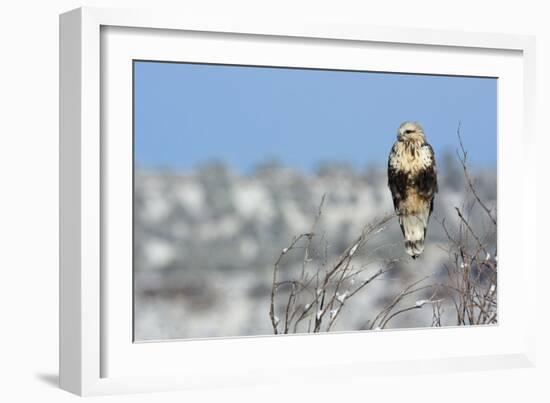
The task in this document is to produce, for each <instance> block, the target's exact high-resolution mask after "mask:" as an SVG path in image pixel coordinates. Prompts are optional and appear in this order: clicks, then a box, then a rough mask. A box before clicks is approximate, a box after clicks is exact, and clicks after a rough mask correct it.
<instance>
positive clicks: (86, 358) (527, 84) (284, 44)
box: [60, 8, 536, 395]
mask: <svg viewBox="0 0 550 403" xmlns="http://www.w3.org/2000/svg"><path fill="white" fill-rule="evenodd" d="M182 43H183V44H184V45H185V46H180V45H181V44H182ZM534 49H535V44H534V39H533V38H532V37H528V36H519V35H502V34H486V33H484V34H481V33H467V32H456V31H443V30H437V31H429V30H418V29H408V28H381V27H368V26H350V25H343V24H332V23H327V22H320V21H313V20H312V21H292V20H289V21H284V22H282V21H279V22H273V21H269V20H264V21H260V20H254V21H249V20H247V19H246V18H245V17H243V18H242V19H239V20H235V19H233V20H231V21H216V20H212V19H204V18H198V17H195V16H193V15H172V14H170V13H161V12H152V11H148V10H117V9H104V8H80V9H77V10H73V11H69V12H67V13H65V14H62V15H61V17H60V385H61V387H62V388H63V389H66V390H68V391H71V392H73V393H76V394H79V395H97V394H114V393H135V392H140V391H160V390H171V389H188V388H209V387H217V386H245V385H257V384H262V383H274V382H277V383H281V382H288V383H293V382H297V381H299V382H303V381H307V380H308V379H310V380H323V379H327V380H328V379H329V376H330V379H334V377H337V378H339V379H351V378H356V377H358V376H369V375H370V374H374V373H376V374H381V373H387V374H398V373H399V374H412V373H418V372H419V371H420V372H436V371H454V370H477V369H491V368H503V367H509V368H512V367H516V368H517V367H527V366H532V365H534V349H535V346H534V339H535V334H534V328H535V327H534V312H535V308H534V307H535V284H534V282H533V281H528V280H529V279H530V278H531V279H532V278H535V277H536V273H535V268H536V265H535V262H534V259H535V258H534V256H535V254H534V253H527V250H528V249H527V248H528V247H530V248H531V250H532V248H533V247H534V245H536V242H534V240H533V237H535V236H536V228H535V227H536V217H535V209H534V208H533V206H534V203H535V194H534V190H533V189H536V183H535V180H536V179H535V176H534V175H527V174H526V169H524V167H523V166H526V164H521V162H522V161H524V162H527V161H529V160H530V159H531V158H533V156H534V155H535V154H534V153H535V148H536V144H535V135H534V131H533V130H534V114H533V108H534V89H535V77H534ZM267 50H269V51H267ZM304 50H307V51H304ZM327 51H328V52H330V55H331V56H334V55H338V56H339V57H331V58H330V60H328V59H327V58H326V57H325V56H323V55H326V54H327ZM369 52H370V53H369ZM404 54H407V55H409V56H410V55H416V56H421V57H413V58H411V57H408V58H407V59H406V61H404V59H405V58H403V57H400V56H402V55H404ZM365 55H369V56H370V57H369V58H367V57H366V56H365ZM167 58H168V59H169V60H172V59H174V60H181V59H182V58H184V60H185V61H208V62H224V63H229V64H260V65H261V64H265V65H274V64H275V65H277V64H280V65H285V66H288V65H294V66H298V67H300V66H302V67H305V66H309V67H312V66H313V67H331V68H350V67H351V68H354V69H367V68H368V69H369V70H375V71H400V72H414V73H426V74H457V75H473V76H476V75H478V76H496V77H499V79H500V80H501V83H502V84H501V85H499V93H498V97H499V98H498V103H499V120H498V123H499V153H498V157H499V161H508V160H511V157H512V152H514V153H515V154H514V163H513V164H503V163H499V167H498V170H499V171H498V172H499V183H498V186H499V199H498V200H499V223H501V222H502V226H501V228H500V231H499V251H501V253H500V255H499V267H501V269H499V288H500V292H499V310H500V313H499V316H500V319H499V325H498V326H491V327H480V328H444V329H424V330H423V329H412V330H406V331H383V332H356V333H345V334H326V335H315V336H269V337H242V338H230V339H215V340H186V341H174V342H158V343H134V342H133V340H132V336H131V333H132V329H131V325H132V313H131V295H130V294H129V293H128V290H130V292H131V279H130V282H128V281H129V280H128V279H129V277H128V268H130V270H131V261H128V253H127V251H128V248H129V247H130V248H131V237H130V238H128V231H130V232H131V221H128V215H125V214H124V210H130V208H129V207H130V206H131V204H130V205H128V201H129V202H130V203H131V199H128V188H129V187H130V188H131V181H130V182H128V178H129V176H128V175H131V165H129V163H128V158H129V157H131V156H130V155H129V154H128V144H130V143H131V137H130V143H128V140H129V139H128V137H127V136H124V135H123V133H125V132H127V130H128V125H129V124H130V123H129V121H128V118H129V115H128V114H129V113H131V108H129V107H130V106H131V96H130V97H129V98H128V95H131V91H132V88H131V85H129V84H131V74H130V75H128V74H129V72H128V70H127V66H128V61H131V60H133V59H148V60H150V59H153V60H157V59H158V60H166V59H167ZM129 102H130V103H129ZM112 108H114V109H112ZM113 110H116V112H117V113H116V114H113V113H111V112H112V111H113ZM130 125H131V124H130ZM115 129H116V133H117V135H113V134H112V133H114V132H115ZM119 133H122V134H119ZM520 134H521V135H520ZM518 156H519V158H518ZM112 158H116V161H117V163H116V164H114V163H112V161H113V160H112ZM512 166H513V169H512ZM128 169H130V171H128ZM502 178H506V181H504V180H503V179H502ZM511 183H514V184H515V186H516V189H517V186H520V188H521V189H522V190H524V191H520V192H518V191H516V192H514V191H513V189H512V188H511V187H510V186H509V185H510V184H511ZM519 184H521V185H519ZM517 206H521V208H520V209H517ZM512 208H515V215H514V214H511V213H510V212H511V211H512ZM113 211H114V212H115V213H117V212H121V214H112V213H109V214H107V212H113ZM114 216H116V217H117V218H113V217H114ZM503 227H504V228H506V231H503V230H502V228H503ZM518 239H519V240H520V241H518ZM114 240H116V245H117V248H116V249H113V248H112V247H110V245H112V242H114ZM510 245H514V246H515V247H514V248H510V247H508V246H510ZM113 262H116V264H117V267H122V269H120V270H117V271H115V270H109V268H110V267H113V265H112V264H113ZM507 268H514V269H515V270H514V271H511V270H507ZM512 290H513V291H514V293H513V294H512V293H511V291H512ZM509 291H510V292H509ZM520 314H521V315H522V316H521V320H516V319H518V315H520ZM373 346H374V347H373ZM390 346H392V348H391V349H390ZM410 346H414V348H410ZM445 346H453V347H452V348H450V347H445ZM333 347H338V348H339V351H340V354H338V355H334V356H330V355H329V356H328V357H327V355H323V356H320V355H319V354H318V353H317V352H318V351H320V350H326V349H329V350H330V349H331V348H333ZM297 352H300V354H296V353H297ZM316 368H317V369H320V370H318V371H317V370H315V369H316ZM312 369H313V370H312ZM329 374H330V375H329Z"/></svg>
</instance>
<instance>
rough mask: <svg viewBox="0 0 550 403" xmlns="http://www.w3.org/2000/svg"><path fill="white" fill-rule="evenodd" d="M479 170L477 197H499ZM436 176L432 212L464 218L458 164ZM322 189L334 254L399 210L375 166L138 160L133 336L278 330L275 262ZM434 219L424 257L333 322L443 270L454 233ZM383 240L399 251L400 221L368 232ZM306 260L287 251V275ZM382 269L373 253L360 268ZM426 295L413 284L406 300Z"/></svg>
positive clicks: (478, 219) (344, 324)
mask: <svg viewBox="0 0 550 403" xmlns="http://www.w3.org/2000/svg"><path fill="white" fill-rule="evenodd" d="M473 174H474V176H475V178H476V182H477V188H478V191H479V194H480V196H481V197H482V198H483V199H484V200H486V201H487V202H488V204H489V205H491V206H494V205H495V203H496V172H495V171H494V170H487V169H485V170H474V171H473ZM439 182H440V192H439V194H438V195H437V197H436V203H435V209H434V217H435V218H437V219H438V220H439V221H440V220H441V219H443V218H445V220H446V223H447V224H448V225H449V227H451V228H452V227H453V225H454V224H455V223H456V221H457V215H456V212H455V211H454V207H455V206H461V204H462V202H463V199H464V183H463V179H462V173H461V172H460V169H459V167H457V166H456V165H454V164H452V163H447V164H445V163H444V164H443V166H442V167H440V173H439ZM323 194H326V195H327V196H326V202H325V205H324V208H323V215H322V219H321V221H320V222H319V226H318V229H317V230H318V232H319V233H323V234H324V235H325V236H326V239H327V240H328V243H329V248H328V259H329V260H330V259H334V258H335V257H336V256H337V255H338V254H339V253H341V252H342V251H343V250H344V249H345V248H346V247H347V246H349V245H350V243H351V242H352V241H353V239H355V238H356V237H357V236H358V235H359V233H360V232H361V230H362V228H363V226H364V225H365V224H367V223H369V222H372V221H373V220H375V219H376V218H379V217H381V216H383V215H384V214H385V213H389V212H390V211H391V210H392V201H391V197H390V192H389V190H388V188H387V186H386V175H385V171H384V169H383V168H380V167H378V168H377V167H371V168H369V169H367V170H366V171H364V172H357V171H354V170H353V169H351V168H349V167H345V166H341V165H337V164H334V165H325V166H324V167H322V168H320V169H319V170H318V172H316V173H315V174H304V173H301V172H297V171H293V170H291V169H289V168H285V167H282V166H279V165H277V164H266V165H265V166H263V167H261V168H258V169H257V170H256V171H255V172H254V173H253V174H250V175H238V174H236V173H234V172H232V171H231V169H229V168H228V167H226V166H223V165H221V164H215V163H213V164H209V165H206V166H204V167H202V168H200V169H197V170H195V171H192V172H166V171H146V170H137V172H136V188H135V217H136V226H135V241H136V247H135V320H136V321H135V335H136V339H137V340H151V339H169V338H191V337H192V338H195V337H228V336H243V335H259V334H271V324H270V321H269V316H268V312H269V294H270V291H271V274H272V270H273V263H274V262H275V260H276V259H277V257H278V256H279V254H280V252H281V250H282V249H283V248H284V247H286V246H287V245H288V243H289V242H290V240H291V239H292V237H293V236H294V235H297V234H299V233H303V232H307V231H309V229H310V227H311V224H312V222H313V219H314V217H315V214H316V211H317V208H318V205H319V202H320V200H321V198H322V195H323ZM472 214H473V219H472V223H473V225H475V226H476V227H477V228H478V229H480V230H482V229H483V228H484V226H485V225H487V223H486V222H485V216H484V215H482V214H480V213H479V212H477V211H476V210H475V209H474V210H473V211H472ZM438 220H435V219H432V220H431V222H430V227H429V229H428V239H427V243H426V250H425V252H424V254H423V255H422V258H421V259H418V260H416V261H412V260H411V259H405V260H404V261H403V262H401V263H400V264H399V267H398V268H397V269H396V270H395V271H392V272H391V274H389V273H388V274H387V275H385V276H383V277H381V278H380V279H377V280H376V281H374V282H373V283H372V284H370V285H369V286H368V287H366V288H365V289H364V290H363V291H362V292H361V293H359V294H357V295H356V296H355V297H354V298H353V301H351V300H350V303H349V304H348V303H347V304H346V306H345V308H344V309H345V311H343V312H341V314H340V316H339V317H338V321H337V323H336V326H335V327H334V330H359V329H363V328H364V327H365V325H366V323H367V321H368V320H369V319H372V317H373V315H374V314H375V313H377V312H378V311H379V310H380V309H381V308H382V307H383V306H384V304H385V303H387V301H388V298H391V297H392V296H393V295H395V293H398V292H399V291H400V290H401V289H402V288H403V287H404V286H405V285H407V284H408V283H410V282H411V281H414V280H415V279H419V278H421V277H422V276H423V275H426V274H429V273H435V274H434V278H435V279H438V278H439V279H443V278H444V277H445V275H446V274H445V270H444V268H443V264H444V263H445V262H446V260H447V254H446V252H445V251H444V250H443V249H442V248H444V247H446V246H447V243H448V241H447V238H446V236H445V234H444V232H443V229H442V228H441V225H440V224H438V222H437V221H438ZM491 242H493V243H494V242H495V240H492V241H491ZM377 245H390V246H389V249H390V252H391V253H392V254H393V255H395V254H398V255H400V256H403V253H404V252H403V245H402V235H401V232H400V230H399V228H398V225H397V223H396V221H395V220H393V221H391V222H390V223H389V224H388V226H387V228H386V229H385V230H384V231H383V232H381V233H380V234H379V235H377V236H376V239H375V240H373V244H372V247H376V246H377ZM384 250H385V252H382V251H384ZM382 251H380V252H378V253H379V254H381V253H388V248H384V249H382ZM299 265H300V257H299V256H296V259H295V260H292V259H291V260H290V262H289V266H288V267H287V268H286V269H285V270H287V275H291V273H292V272H293V270H294V271H295V270H298V267H299ZM378 268H379V266H377V265H376V263H373V264H372V265H370V266H369V268H368V271H367V272H366V273H365V275H367V276H368V275H369V274H373V273H374V272H376V270H378ZM283 274H284V273H283ZM428 297H429V295H425V294H422V293H418V294H417V295H414V296H411V301H410V303H412V304H414V301H415V300H421V299H422V298H428ZM449 316H451V315H449ZM431 319H432V308H431V307H430V306H429V305H426V306H425V307H422V309H415V310H412V311H411V312H410V313H407V314H403V315H400V316H399V317H398V318H396V319H395V320H394V321H392V323H391V325H390V326H389V327H423V326H429V325H430V324H431ZM452 319H453V318H451V317H449V318H447V319H446V320H448V322H446V323H447V324H452ZM444 324H445V321H444Z"/></svg>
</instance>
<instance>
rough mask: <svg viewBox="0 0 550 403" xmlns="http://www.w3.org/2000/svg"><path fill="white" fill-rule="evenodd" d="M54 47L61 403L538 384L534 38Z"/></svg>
mask: <svg viewBox="0 0 550 403" xmlns="http://www.w3.org/2000/svg"><path fill="white" fill-rule="evenodd" d="M60 44H61V54H60V83H61V84H60V86H61V87H60V97H61V100H60V110H61V118H60V126H61V129H60V139H61V140H60V155H61V157H60V158H61V159H60V186H61V191H60V203H61V218H60V233H61V239H60V242H61V258H60V260H61V263H60V351H61V353H60V354H61V356H60V382H61V385H62V387H63V388H65V389H67V390H69V391H72V392H74V393H77V394H83V395H84V394H86V395H88V394H109V393H123V392H137V391H154V390H165V389H182V388H208V387H216V386H226V385H241V386H242V385H249V384H250V385H252V384H261V383H269V382H274V381H277V382H295V379H296V375H298V374H299V375H300V379H302V380H304V379H312V380H319V379H324V378H327V379H329V377H330V378H331V379H332V378H333V377H334V376H336V377H341V379H346V377H347V376H349V374H354V376H358V375H359V376H368V375H369V374H370V373H374V371H375V372H376V373H378V374H379V373H384V372H385V373H396V371H397V372H399V373H405V374H407V373H416V372H418V371H419V370H422V371H440V370H454V369H480V368H502V367H519V366H529V365H532V360H533V349H534V346H533V337H534V335H533V331H532V328H531V323H532V322H531V319H532V318H531V317H530V315H534V313H533V312H534V310H533V309H532V307H533V306H534V292H533V290H534V285H533V284H532V282H530V281H528V279H529V278H530V277H532V276H533V272H534V270H535V269H534V267H535V265H534V264H533V259H534V256H533V254H532V253H529V252H528V250H529V245H530V244H531V242H530V239H532V236H534V235H533V234H535V231H534V226H535V217H534V209H532V208H531V206H532V205H533V204H534V195H533V193H532V192H533V190H532V189H534V188H535V186H534V184H533V183H532V182H533V181H534V179H533V177H532V176H529V175H527V174H526V173H527V168H526V167H527V166H528V165H527V164H525V162H526V161H528V160H529V159H530V158H532V155H533V150H534V135H533V133H532V132H531V127H532V120H533V116H532V111H531V110H532V108H531V103H532V101H533V100H532V97H533V88H534V74H533V68H534V65H533V57H534V55H533V52H534V44H533V39H532V38H530V37H524V36H510V35H499V34H475V33H464V32H450V31H449V32H447V31H437V32H431V31H423V30H413V29H405V28H396V29H384V28H372V27H363V26H345V25H338V24H327V23H323V24H321V23H318V22H315V21H311V22H308V23H306V24H304V23H303V22H301V23H296V24H294V23H291V22H285V23H281V24H275V23H274V22H269V21H246V20H244V19H243V20H242V21H232V22H231V23H229V22H227V21H213V20H201V19H195V18H192V17H191V16H188V17H183V18H182V17H181V16H177V17H176V16H173V15H169V14H157V13H152V12H144V11H136V10H131V11H130V10H107V9H96V8H92V9H89V8H85V9H78V10H74V11H71V12H68V13H66V14H63V15H62V16H61V18H60ZM527 189H529V191H523V190H527ZM411 346H414V348H410V347H411ZM316 368H317V369H322V370H321V371H317V370H315V369H316ZM335 374H336V375H335Z"/></svg>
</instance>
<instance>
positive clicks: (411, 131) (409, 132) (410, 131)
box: [405, 129, 414, 134]
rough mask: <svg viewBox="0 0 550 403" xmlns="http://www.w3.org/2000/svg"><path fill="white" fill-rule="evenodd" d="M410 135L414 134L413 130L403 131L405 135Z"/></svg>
mask: <svg viewBox="0 0 550 403" xmlns="http://www.w3.org/2000/svg"><path fill="white" fill-rule="evenodd" d="M411 133H414V130H410V129H407V130H405V134H411Z"/></svg>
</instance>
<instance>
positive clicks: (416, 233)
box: [399, 212, 429, 259]
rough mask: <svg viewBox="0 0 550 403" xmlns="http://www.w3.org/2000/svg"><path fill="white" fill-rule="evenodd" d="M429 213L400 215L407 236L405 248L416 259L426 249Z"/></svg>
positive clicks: (404, 234) (400, 221)
mask: <svg viewBox="0 0 550 403" xmlns="http://www.w3.org/2000/svg"><path fill="white" fill-rule="evenodd" d="M428 217H429V213H428V212H426V213H425V214H423V213H420V214H416V215H402V216H399V224H400V225H401V230H402V231H403V236H404V237H405V250H406V251H407V253H408V254H409V255H411V256H412V257H413V259H415V258H416V257H418V255H420V254H421V253H422V252H423V251H424V239H425V238H426V227H427V226H428Z"/></svg>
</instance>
